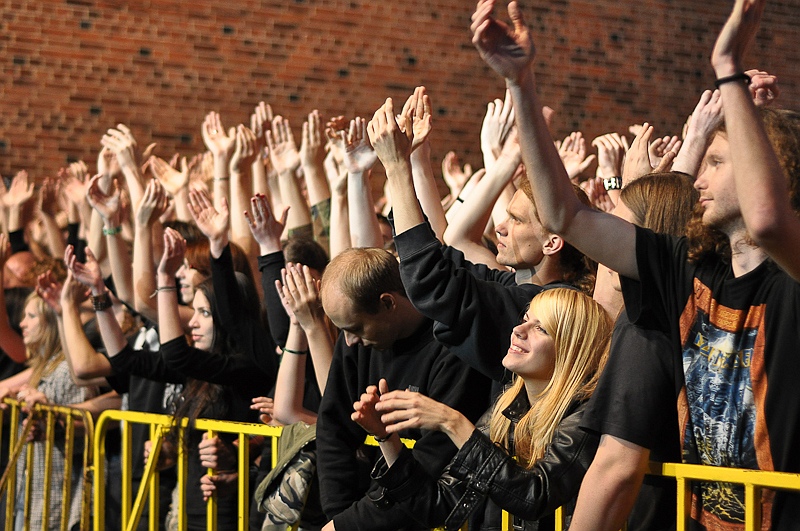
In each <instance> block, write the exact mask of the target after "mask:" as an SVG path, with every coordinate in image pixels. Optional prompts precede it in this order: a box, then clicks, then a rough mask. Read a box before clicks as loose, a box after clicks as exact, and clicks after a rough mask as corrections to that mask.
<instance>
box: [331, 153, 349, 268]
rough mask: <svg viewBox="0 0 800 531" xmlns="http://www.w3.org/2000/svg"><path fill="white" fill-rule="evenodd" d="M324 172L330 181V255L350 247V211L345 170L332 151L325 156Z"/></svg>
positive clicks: (332, 255)
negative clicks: (339, 164) (337, 162)
mask: <svg viewBox="0 0 800 531" xmlns="http://www.w3.org/2000/svg"><path fill="white" fill-rule="evenodd" d="M325 174H326V175H327V177H328V180H329V181H330V183H331V233H330V239H329V245H330V257H331V258H333V257H334V256H336V255H338V254H339V253H341V252H342V251H344V250H345V249H349V248H350V247H351V243H350V211H349V208H350V207H349V205H348V202H347V170H346V169H345V168H340V167H339V166H338V165H337V164H336V160H335V157H334V154H333V152H332V151H331V152H329V153H328V156H327V157H325Z"/></svg>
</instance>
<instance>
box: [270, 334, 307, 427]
mask: <svg viewBox="0 0 800 531" xmlns="http://www.w3.org/2000/svg"><path fill="white" fill-rule="evenodd" d="M307 355H308V342H307V341H306V337H305V334H303V330H302V329H301V328H300V325H298V324H297V323H296V322H294V323H292V324H291V325H289V335H288V337H287V338H286V347H285V348H284V352H283V357H282V358H281V365H280V368H279V369H278V378H277V380H276V381H275V398H274V404H273V412H272V416H273V418H274V419H275V420H277V421H278V422H280V423H281V424H294V423H295V422H305V423H306V424H315V423H316V422H317V416H316V415H315V414H314V413H312V412H310V411H307V410H306V409H305V408H304V407H303V389H304V382H305V378H306V357H307Z"/></svg>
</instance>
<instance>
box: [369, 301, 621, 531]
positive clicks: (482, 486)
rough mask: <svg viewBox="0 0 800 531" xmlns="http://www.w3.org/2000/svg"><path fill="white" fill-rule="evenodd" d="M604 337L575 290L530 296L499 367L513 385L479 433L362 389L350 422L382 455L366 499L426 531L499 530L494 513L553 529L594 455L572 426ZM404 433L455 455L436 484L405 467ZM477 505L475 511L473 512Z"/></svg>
mask: <svg viewBox="0 0 800 531" xmlns="http://www.w3.org/2000/svg"><path fill="white" fill-rule="evenodd" d="M611 329H612V323H611V320H610V318H609V317H608V315H607V314H606V312H605V311H604V310H603V308H602V307H601V306H600V305H599V304H598V303H596V302H595V301H593V300H592V299H591V298H590V297H588V296H586V295H584V294H583V293H580V292H578V291H576V290H571V289H563V288H560V289H552V290H547V291H544V292H542V293H540V294H539V295H537V296H536V297H534V299H533V300H532V301H531V304H530V306H529V308H528V310H527V312H526V313H525V317H524V318H523V321H522V323H520V324H519V325H518V326H517V327H515V328H514V331H513V333H512V336H511V347H510V348H509V350H508V353H507V354H506V356H505V357H504V358H503V359H502V364H503V366H504V367H506V368H507V369H509V370H511V371H513V372H514V374H515V378H514V381H513V383H512V385H511V386H510V387H509V388H508V389H507V390H506V391H505V392H504V393H503V394H502V395H501V396H500V397H499V398H498V400H497V402H496V403H495V405H494V406H493V407H492V409H491V410H490V414H488V416H489V417H490V418H489V420H488V423H487V425H486V426H485V427H483V428H479V429H478V428H476V427H475V426H474V425H473V424H472V423H471V422H469V420H467V418H466V417H464V416H463V415H462V414H461V413H459V412H458V411H456V410H454V409H452V408H450V407H448V406H446V405H444V404H441V403H439V402H436V401H434V400H432V399H430V398H427V397H425V396H422V395H420V394H419V393H414V392H410V391H393V392H387V391H388V389H385V385H386V384H385V381H383V380H382V381H381V387H383V389H381V394H380V395H379V392H378V389H376V388H375V387H374V386H373V387H370V388H368V389H367V392H366V393H364V394H363V395H362V397H361V400H360V401H359V402H356V403H355V404H354V408H355V412H354V413H353V420H355V421H356V422H358V423H359V424H361V425H362V426H363V427H364V428H365V429H366V430H367V431H368V432H369V433H370V434H372V435H374V436H375V438H376V439H378V442H379V443H380V447H381V451H382V452H383V457H384V458H383V459H381V460H380V461H379V462H378V464H377V465H376V466H375V469H374V471H373V478H374V479H375V480H376V481H377V483H378V484H379V485H380V486H381V488H380V489H373V492H372V496H371V497H372V499H373V500H374V501H375V502H376V503H378V504H382V505H391V504H395V503H400V504H405V505H406V508H407V509H408V511H409V514H411V515H413V516H414V518H416V519H417V520H418V521H419V523H420V524H422V525H424V526H426V527H428V526H431V527H433V526H438V525H442V524H444V525H445V527H446V528H447V529H458V528H459V527H460V526H461V525H462V524H463V522H464V521H465V520H467V518H469V517H470V515H471V514H473V513H474V514H473V516H472V518H471V519H470V529H500V510H499V509H501V508H502V509H505V510H507V511H509V512H510V513H511V514H513V515H514V516H515V518H516V519H517V521H516V522H515V529H517V528H518V527H516V525H519V526H520V528H522V529H539V530H542V529H552V528H553V525H554V523H553V518H552V514H553V511H554V510H555V509H556V508H557V507H559V506H561V505H567V506H568V513H569V512H570V511H569V507H570V506H571V505H572V504H573V502H574V500H575V497H576V496H577V493H578V490H579V488H580V484H581V480H582V478H583V475H584V474H585V472H586V469H587V468H588V466H589V464H590V463H591V461H592V457H593V456H594V453H595V451H596V448H597V442H598V438H597V437H596V436H595V435H593V434H589V433H587V432H584V431H583V430H581V429H580V428H579V427H578V424H579V422H580V418H581V416H582V414H583V410H584V407H585V404H586V401H587V400H588V398H589V397H590V396H591V394H592V391H593V390H594V388H595V385H596V383H597V379H598V376H599V373H600V370H601V369H602V366H603V364H604V362H605V359H606V353H607V350H608V343H609V339H610V336H611ZM484 418H486V416H485V417H484ZM408 428H421V429H429V430H439V431H442V432H444V433H445V434H446V435H448V436H449V437H450V439H451V440H452V441H453V443H454V444H455V445H456V446H457V447H458V448H459V451H458V453H457V454H456V456H455V457H454V458H453V460H452V461H451V463H450V465H449V467H448V468H447V470H446V472H445V475H444V476H443V477H441V478H436V479H434V478H431V477H430V476H428V475H427V473H426V472H425V471H424V470H422V469H421V468H420V467H419V465H418V463H417V462H416V461H415V460H414V459H411V458H410V452H408V451H407V450H405V449H404V448H403V446H402V444H401V442H400V440H399V438H398V436H397V435H396V434H397V432H398V431H400V430H403V429H408ZM514 458H516V461H515V460H514ZM420 489H427V490H428V491H429V492H428V494H429V495H420ZM487 496H488V497H489V498H490V500H491V502H486V501H485V500H486V497H487ZM480 506H483V511H480V512H478V511H476V509H477V508H478V507H480Z"/></svg>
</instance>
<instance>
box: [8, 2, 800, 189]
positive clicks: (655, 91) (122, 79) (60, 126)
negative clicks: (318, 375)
mask: <svg viewBox="0 0 800 531" xmlns="http://www.w3.org/2000/svg"><path fill="white" fill-rule="evenodd" d="M523 4H524V11H525V14H526V16H527V20H528V21H529V23H530V24H531V26H532V28H533V33H534V37H535V40H536V42H537V49H538V55H539V59H538V60H537V62H536V71H537V74H538V79H539V80H540V84H541V89H540V90H541V95H542V97H543V100H544V102H545V103H546V104H547V105H550V106H551V107H553V108H554V109H555V110H556V111H557V113H558V114H557V119H556V123H555V129H556V131H557V134H558V135H559V136H563V135H565V134H567V133H569V132H570V131H571V130H575V129H581V130H582V131H584V133H585V134H586V135H588V136H589V137H590V138H591V137H592V136H594V135H596V134H599V133H603V132H607V131H610V130H617V131H624V130H625V129H626V128H627V125H629V124H631V123H634V122H641V121H643V120H645V119H647V120H652V121H654V122H655V123H656V125H657V133H663V134H666V133H673V132H679V131H680V126H681V124H682V123H683V121H684V119H685V117H686V115H687V114H688V113H689V112H691V110H692V108H693V107H694V104H695V102H696V99H697V97H698V95H699V92H700V91H701V90H702V89H703V88H707V87H709V86H710V85H711V83H712V81H713V73H712V71H711V68H710V66H709V62H708V56H709V54H710V52H711V48H712V45H713V42H714V39H715V37H716V33H717V31H718V29H719V27H720V26H721V24H722V22H723V21H724V19H725V17H726V16H727V14H728V12H729V10H730V7H731V4H732V2H731V1H730V0H724V1H723V0H707V1H705V2H696V1H694V0H680V1H679V0H661V1H654V0H640V1H638V2H633V1H619V0H616V1H610V0H584V1H578V0H538V1H536V2H523ZM0 6H2V12H1V16H0V61H2V78H1V79H0V109H2V112H0V173H2V174H3V175H5V176H10V175H11V174H13V172H15V171H16V170H18V169H21V168H27V169H29V170H30V171H31V173H32V174H33V175H34V176H35V177H37V178H39V177H42V176H46V175H50V174H54V172H55V171H56V170H57V168H58V167H60V166H62V165H64V164H65V163H66V162H68V161H71V160H75V159H80V158H82V159H86V160H87V161H89V160H92V161H93V160H94V159H95V158H96V154H97V151H98V149H99V147H98V145H99V144H98V142H99V139H100V137H101V135H102V134H103V132H104V131H105V129H106V128H108V127H110V126H113V125H114V124H116V123H118V122H124V123H126V124H129V125H130V126H131V128H132V129H133V132H134V134H135V135H136V136H137V138H138V139H139V142H140V144H141V145H142V146H144V145H145V144H146V143H148V142H150V141H154V142H158V143H159V148H158V151H157V152H158V153H159V154H160V155H161V156H163V157H165V158H168V157H169V156H170V155H171V154H172V153H173V152H175V151H180V152H181V153H184V154H192V153H195V152H199V151H200V150H202V149H203V148H202V139H201V137H200V133H199V126H200V122H201V121H202V118H203V115H204V114H205V113H206V112H207V111H210V110H218V111H219V112H220V113H221V114H222V117H223V121H224V123H225V124H226V125H228V126H230V125H234V124H236V123H239V122H243V121H246V120H248V117H249V113H250V112H251V111H252V108H253V107H254V106H255V105H256V104H257V103H258V101H260V100H262V99H264V100H266V101H268V102H269V103H271V104H272V106H273V108H274V109H275V110H276V112H278V113H280V114H283V115H284V116H287V117H289V118H290V120H291V121H292V123H293V124H294V125H295V126H296V127H298V128H299V125H300V122H301V120H302V117H303V115H304V114H305V113H307V112H308V111H309V110H311V109H313V108H319V109H320V110H321V112H323V113H324V115H326V116H329V115H332V114H340V113H342V114H346V115H350V116H352V115H354V114H356V113H358V114H361V115H362V116H368V117H369V116H371V115H372V113H373V112H374V110H375V109H376V108H377V107H378V106H379V105H380V103H381V102H382V101H383V99H384V98H385V97H387V96H392V97H395V98H398V99H399V98H402V99H404V98H405V97H406V96H407V95H408V94H410V92H411V91H412V90H413V87H414V86H415V85H417V84H425V85H426V86H427V87H428V89H429V92H430V94H431V96H432V98H433V103H434V108H435V122H434V124H435V132H434V135H435V136H434V137H433V140H434V157H435V159H436V161H437V162H436V165H438V161H439V160H441V157H442V156H443V154H444V153H445V152H446V151H448V150H450V149H454V150H456V151H457V152H458V153H460V154H462V155H463V156H464V158H465V159H466V160H467V161H469V162H472V163H473V165H478V166H479V165H480V151H479V146H478V131H479V127H480V123H481V120H482V116H483V112H484V110H485V103H486V102H487V101H488V99H490V98H493V97H498V96H501V95H502V90H503V84H502V81H501V80H500V79H499V78H498V77H497V76H495V75H494V74H493V73H492V72H490V71H489V70H488V68H487V67H485V66H484V65H483V63H482V62H481V61H480V59H479V57H478V55H477V53H476V52H475V50H474V49H473V48H472V45H471V43H470V34H469V20H470V15H471V12H472V9H473V7H474V3H473V2H472V1H470V0H426V1H421V0H415V1H410V0H409V1H392V2H389V1H386V0H377V1H376V0H373V1H370V2H368V1H365V0H350V1H343V0H324V1H323V0H262V1H256V0H228V1H226V2H219V1H217V0H193V1H191V2H183V1H168V0H152V1H140V2H123V1H119V0H109V1H92V0H67V1H54V0H50V1H33V0H2V1H0ZM798 7H799V6H798V4H797V2H796V0H782V1H774V2H770V3H769V5H768V6H767V9H766V13H765V15H764V18H765V20H764V24H763V28H762V31H761V33H760V34H759V37H758V40H757V46H756V48H755V53H754V54H753V56H754V57H752V58H751V61H750V62H749V63H748V65H749V66H758V67H760V68H763V69H765V70H768V71H769V72H771V73H775V74H778V75H779V77H780V83H781V86H782V89H783V96H782V99H783V104H784V106H786V107H790V108H800V105H798V103H800V96H798V88H800V87H798V83H800V76H799V75H798V73H797V72H796V70H795V69H793V68H792V67H791V65H796V64H800V47H798V46H796V41H795V38H796V36H797V31H796V29H795V28H797V27H798V26H800V9H798ZM298 136H299V135H298ZM92 167H93V164H92ZM437 171H438V170H437Z"/></svg>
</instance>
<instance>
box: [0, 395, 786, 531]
mask: <svg viewBox="0 0 800 531" xmlns="http://www.w3.org/2000/svg"><path fill="white" fill-rule="evenodd" d="M5 403H6V404H8V406H9V408H8V410H6V411H5V412H3V411H0V420H2V419H3V418H4V416H6V415H7V416H8V420H9V424H8V426H9V427H11V429H10V430H9V438H10V442H11V444H10V459H9V461H10V462H9V466H8V467H7V469H6V471H5V473H4V474H3V476H2V479H0V496H2V494H3V493H6V492H7V493H8V496H7V499H6V503H7V505H6V515H5V529H13V528H14V527H13V524H14V509H15V505H16V494H17V492H18V491H19V490H20V488H19V486H17V484H16V473H15V472H16V463H17V461H18V460H19V459H20V458H21V456H22V454H23V450H25V456H26V465H27V466H28V469H29V470H30V469H31V466H32V462H33V445H27V449H26V444H25V440H26V438H27V436H28V432H29V431H30V429H31V426H32V425H33V423H27V424H26V426H25V428H24V429H23V430H22V431H21V432H20V430H19V429H17V426H19V425H20V420H21V409H20V406H21V405H20V403H19V402H17V401H15V400H10V399H6V400H5ZM33 415H34V418H35V419H37V420H38V421H40V422H41V423H43V425H44V427H45V428H44V434H43V437H44V440H45V442H46V444H45V449H44V452H45V478H44V481H45V488H44V492H43V496H44V497H45V498H44V514H43V515H42V517H43V522H45V523H44V527H43V528H45V529H46V525H47V524H46V523H47V521H48V511H49V495H50V485H51V481H52V480H53V479H52V478H51V473H50V457H51V456H52V452H53V450H54V448H55V444H56V429H57V427H58V426H59V421H63V430H62V431H63V437H64V453H65V455H71V454H72V451H73V449H74V448H75V444H76V437H77V436H78V434H79V433H80V432H81V431H82V438H83V441H84V451H83V467H84V468H83V473H84V487H85V488H84V492H83V503H82V508H83V510H82V514H81V530H82V531H83V530H88V529H89V522H90V519H91V520H92V521H93V522H94V530H95V531H103V530H104V529H105V514H104V513H105V506H106V501H105V492H106V488H105V487H106V481H107V480H106V469H105V467H106V459H105V438H106V433H107V431H108V429H109V428H111V427H116V426H117V425H119V427H120V429H121V433H122V437H121V440H122V448H121V451H122V454H121V462H122V474H121V478H120V480H121V482H122V484H121V487H122V489H121V492H122V514H121V518H122V529H124V530H133V529H136V528H137V526H138V524H139V520H140V518H141V515H142V513H143V510H144V507H145V504H149V511H148V519H149V522H148V523H149V525H148V527H149V528H150V529H158V521H159V515H158V507H159V504H158V490H159V489H158V479H159V475H158V474H157V473H156V471H157V463H158V459H159V455H160V449H161V442H162V441H163V440H164V436H165V435H166V434H167V433H168V432H169V431H170V430H171V429H173V426H174V419H173V417H171V416H168V415H156V414H151V413H140V412H135V411H117V410H110V411H106V412H104V413H103V414H102V415H101V416H100V417H99V419H98V420H97V423H96V427H93V424H92V418H91V416H90V415H88V414H87V413H86V412H84V411H81V410H77V409H72V408H68V407H60V406H49V405H48V406H45V405H36V406H35V407H34V409H33ZM134 424H142V425H146V426H148V428H149V430H150V439H151V441H153V445H152V450H151V452H150V455H149V457H148V459H147V462H146V463H145V470H144V474H143V476H142V481H141V484H140V487H139V489H138V491H137V492H133V489H132V473H133V471H132V470H131V463H132V459H131V457H132V455H133V454H132V452H138V451H141V450H142V449H139V448H136V449H134V448H132V442H131V441H132V439H131V427H132V425H134ZM186 425H187V421H186V420H184V421H183V423H182V426H181V427H180V428H181V429H185V428H186ZM78 426H81V427H82V430H81V429H76V428H78ZM194 427H195V429H197V430H201V431H205V432H206V433H208V436H209V437H213V436H215V435H218V434H220V433H226V434H233V435H236V436H237V437H238V450H237V451H238V490H239V498H238V499H239V507H238V526H237V527H238V529H240V530H246V529H248V522H249V501H250V492H249V488H250V485H249V464H250V444H249V442H250V438H251V437H253V436H262V437H268V438H270V439H271V444H272V465H273V466H274V465H275V463H276V462H277V459H278V457H279V456H278V438H279V437H280V436H281V431H282V430H281V428H278V427H272V426H266V425H263V424H248V423H240V422H230V421H220V420H209V419H198V420H197V421H195V424H194ZM0 429H2V428H1V427H0ZM59 436H61V434H59ZM404 442H405V443H406V444H407V445H408V446H412V445H413V441H404ZM367 444H375V442H374V441H372V439H371V438H368V440H367ZM177 446H178V448H177V462H176V466H177V471H178V487H177V492H178V507H184V506H185V495H186V494H185V493H186V472H187V463H188V456H187V455H186V452H185V451H184V448H183V445H177ZM71 466H72V461H71V460H70V459H66V460H65V473H64V478H63V481H62V507H64V508H68V507H69V506H70V501H69V500H70V496H71V492H70V487H71V485H70V481H69V478H70V477H71ZM648 473H649V474H651V475H657V476H663V477H672V478H675V479H676V483H677V491H678V496H677V508H676V511H677V512H676V515H677V529H678V531H684V530H685V529H687V528H688V522H689V510H690V502H691V496H692V492H691V482H692V481H722V482H728V483H738V484H742V485H744V488H745V525H744V529H745V531H756V530H757V529H760V527H761V526H760V520H761V514H760V510H761V491H762V489H774V490H792V491H800V474H790V473H782V472H765V471H755V470H744V469H734V468H721V467H708V466H702V465H687V464H679V463H651V464H650V469H649V471H648ZM209 474H213V470H209ZM31 476H32V475H31V474H27V481H26V485H25V488H24V496H25V498H24V500H25V522H26V524H25V525H24V526H23V527H24V529H25V530H26V531H27V530H28V529H29V526H28V525H27V522H29V518H30V514H29V511H30V497H31V480H32V477H31ZM92 492H93V494H94V496H93V503H90V499H89V497H90V494H91V493H92ZM208 504H209V505H208V508H209V509H208V521H207V529H208V530H209V531H216V529H217V522H216V499H215V497H212V498H211V499H210V500H209V502H208ZM92 506H93V509H94V510H93V513H92V514H91V518H90V511H91V510H92ZM68 520H69V510H65V511H63V514H62V515H61V527H60V529H62V530H66V529H67V525H68ZM177 520H178V529H179V530H181V531H183V530H185V529H186V515H185V513H184V511H181V510H178V511H177ZM511 528H512V526H511V517H510V516H509V515H508V514H507V513H503V529H504V530H510V529H511ZM289 529H291V528H289ZM462 529H463V530H466V529H467V528H466V525H465V527H463V528H462ZM556 529H557V530H558V531H561V530H563V529H564V524H563V518H562V513H561V509H558V511H557V513H556Z"/></svg>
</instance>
